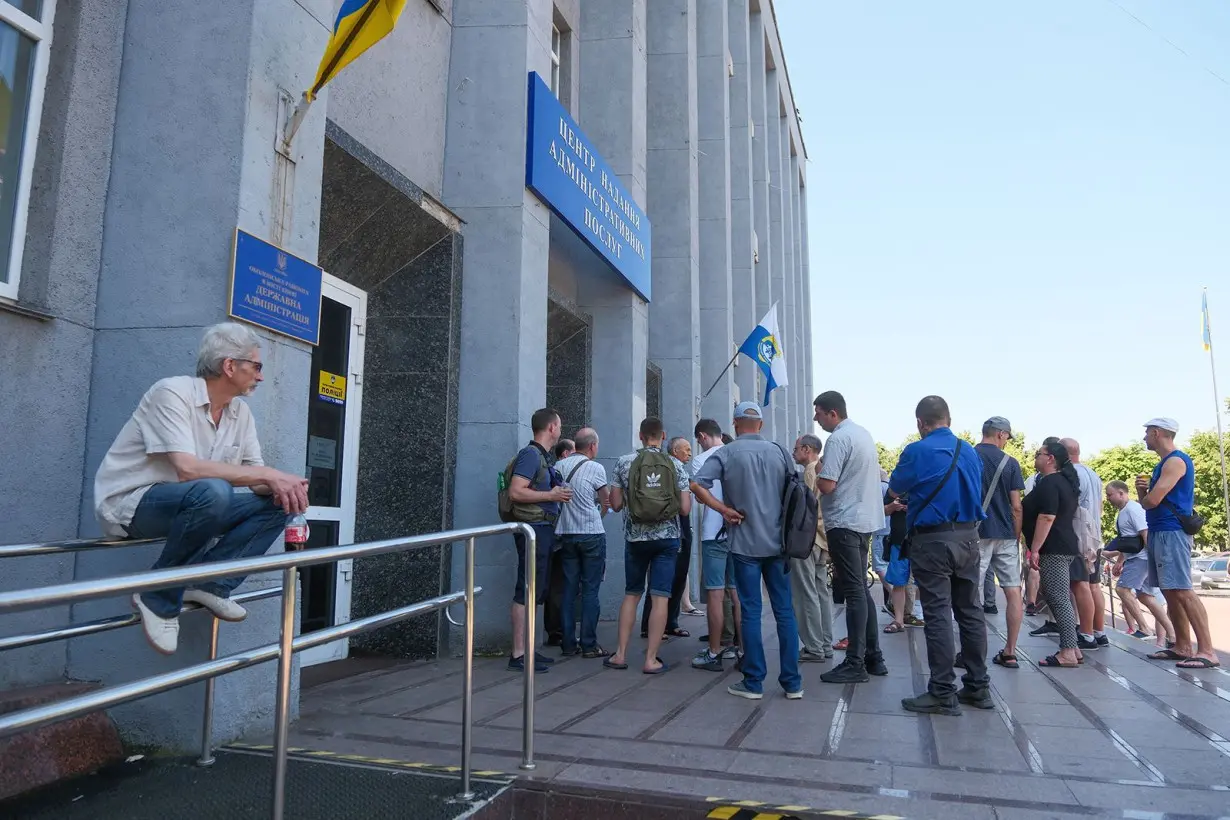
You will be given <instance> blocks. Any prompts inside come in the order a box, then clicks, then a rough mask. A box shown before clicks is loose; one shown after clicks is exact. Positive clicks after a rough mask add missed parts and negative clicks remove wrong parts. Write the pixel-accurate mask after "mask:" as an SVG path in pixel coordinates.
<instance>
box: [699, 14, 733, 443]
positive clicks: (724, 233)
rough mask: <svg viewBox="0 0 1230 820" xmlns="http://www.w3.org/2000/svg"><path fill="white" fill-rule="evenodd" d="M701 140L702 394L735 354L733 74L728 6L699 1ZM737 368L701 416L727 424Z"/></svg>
mask: <svg viewBox="0 0 1230 820" xmlns="http://www.w3.org/2000/svg"><path fill="white" fill-rule="evenodd" d="M696 5H697V8H696V13H697V50H698V58H697V94H698V121H697V122H698V126H697V128H698V133H699V136H700V160H699V163H698V164H699V166H700V341H701V344H700V357H701V385H700V389H701V391H702V394H703V392H704V391H706V390H708V389H709V386H710V385H712V384H713V383H714V380H715V379H717V377H718V374H719V373H721V372H722V370H723V368H725V367H726V364H727V362H729V361H730V357H731V355H732V354H733V346H732V344H731V340H732V337H733V336H734V322H733V318H734V317H733V312H732V310H733V306H732V297H733V281H732V278H731V245H732V242H731V228H730V226H731V203H730V191H731V185H730V92H729V87H728V86H729V84H730V74H729V72H728V70H727V63H726V59H727V48H728V43H729V23H728V20H727V14H728V11H727V0H697V4H696ZM733 397H734V368H731V369H729V370H726V373H725V375H723V376H722V378H721V380H720V381H719V382H718V384H717V386H716V387H715V388H713V392H712V393H711V394H709V397H708V399H705V400H704V401H702V402H701V404H700V407H699V410H698V415H700V416H709V417H712V418H716V419H718V420H719V421H718V423H719V424H722V423H724V419H725V417H726V416H728V415H730V409H731V407H733V406H734V398H733Z"/></svg>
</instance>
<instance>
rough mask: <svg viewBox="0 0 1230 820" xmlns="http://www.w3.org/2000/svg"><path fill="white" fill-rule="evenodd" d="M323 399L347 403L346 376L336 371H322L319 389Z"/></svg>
mask: <svg viewBox="0 0 1230 820" xmlns="http://www.w3.org/2000/svg"><path fill="white" fill-rule="evenodd" d="M317 392H318V393H319V395H320V398H321V400H322V401H327V402H329V403H330V404H345V403H346V377H345V376H339V375H337V374H336V373H328V372H326V371H324V370H322V371H320V383H319V389H318V391H317Z"/></svg>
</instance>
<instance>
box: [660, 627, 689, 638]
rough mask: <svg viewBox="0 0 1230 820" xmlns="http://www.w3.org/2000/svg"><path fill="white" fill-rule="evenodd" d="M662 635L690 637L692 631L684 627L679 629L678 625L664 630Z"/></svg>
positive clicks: (665, 636)
mask: <svg viewBox="0 0 1230 820" xmlns="http://www.w3.org/2000/svg"><path fill="white" fill-rule="evenodd" d="M662 637H663V638H690V637H692V633H691V632H688V631H687V630H686V629H680V628H679V627H675V628H674V629H668V630H666V632H665V633H664V634H663V635H662Z"/></svg>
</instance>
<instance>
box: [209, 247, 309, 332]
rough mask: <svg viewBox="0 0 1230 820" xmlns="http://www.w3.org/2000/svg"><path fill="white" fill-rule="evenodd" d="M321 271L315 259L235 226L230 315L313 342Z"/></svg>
mask: <svg viewBox="0 0 1230 820" xmlns="http://www.w3.org/2000/svg"><path fill="white" fill-rule="evenodd" d="M323 275H324V273H323V271H322V270H321V269H320V268H319V267H317V266H316V265H313V264H312V263H311V262H307V261H305V260H303V259H300V258H299V257H297V256H294V255H293V254H290V253H287V252H286V251H284V250H282V249H281V248H279V247H277V246H276V245H271V244H269V243H268V242H266V241H264V240H263V239H257V238H256V237H255V236H253V235H252V234H250V233H247V232H245V231H241V230H236V231H235V257H234V259H233V263H232V266H231V303H230V311H229V312H230V315H231V316H233V317H235V318H236V319H242V320H243V321H245V322H251V323H252V324H254V325H260V326H261V327H264V328H268V329H269V330H273V331H276V332H278V333H281V334H283V335H286V336H290V337H291V338H294V339H300V340H302V341H304V342H307V343H308V344H312V345H314V344H316V343H317V342H319V341H320V297H321V280H322V278H323Z"/></svg>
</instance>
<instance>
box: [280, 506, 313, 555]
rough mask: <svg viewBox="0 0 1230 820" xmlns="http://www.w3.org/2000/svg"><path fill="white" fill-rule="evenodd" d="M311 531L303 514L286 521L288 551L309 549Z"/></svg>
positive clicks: (296, 514)
mask: <svg viewBox="0 0 1230 820" xmlns="http://www.w3.org/2000/svg"><path fill="white" fill-rule="evenodd" d="M310 534H311V530H310V529H309V528H308V522H307V518H306V517H305V516H304V515H303V513H295V514H294V515H292V516H291V517H290V518H288V519H286V537H285V541H286V551H287V552H293V551H297V550H301V549H305V548H306V547H307V542H308V537H309V536H310Z"/></svg>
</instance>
